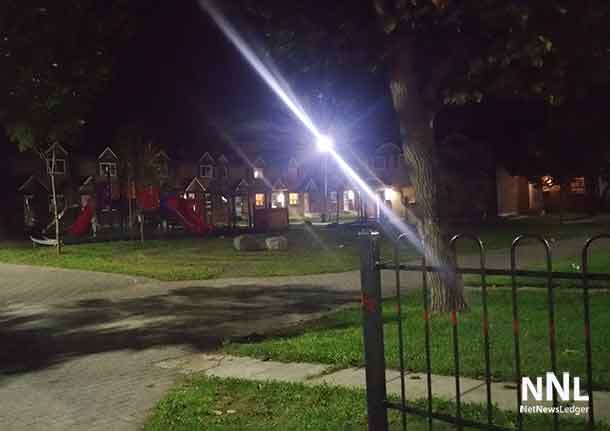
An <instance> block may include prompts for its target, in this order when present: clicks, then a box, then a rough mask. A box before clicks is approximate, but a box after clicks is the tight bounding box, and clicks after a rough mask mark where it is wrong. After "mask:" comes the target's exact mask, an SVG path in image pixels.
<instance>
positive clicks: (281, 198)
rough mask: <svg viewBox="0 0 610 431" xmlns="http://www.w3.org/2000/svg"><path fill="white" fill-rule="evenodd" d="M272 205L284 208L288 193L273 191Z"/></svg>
mask: <svg viewBox="0 0 610 431" xmlns="http://www.w3.org/2000/svg"><path fill="white" fill-rule="evenodd" d="M271 206H272V207H273V208H284V207H285V206H286V195H284V192H277V193H273V195H272V199H271Z"/></svg>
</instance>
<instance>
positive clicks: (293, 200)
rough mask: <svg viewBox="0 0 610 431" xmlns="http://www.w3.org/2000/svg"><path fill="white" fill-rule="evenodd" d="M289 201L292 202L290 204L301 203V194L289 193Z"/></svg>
mask: <svg viewBox="0 0 610 431" xmlns="http://www.w3.org/2000/svg"><path fill="white" fill-rule="evenodd" d="M288 201H289V202H290V205H298V204H299V194H298V193H290V194H289V195H288Z"/></svg>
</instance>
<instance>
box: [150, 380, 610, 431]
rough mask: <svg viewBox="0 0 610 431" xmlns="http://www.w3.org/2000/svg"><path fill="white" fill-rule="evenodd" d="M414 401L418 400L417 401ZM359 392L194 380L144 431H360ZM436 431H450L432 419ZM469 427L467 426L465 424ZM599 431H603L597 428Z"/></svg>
mask: <svg viewBox="0 0 610 431" xmlns="http://www.w3.org/2000/svg"><path fill="white" fill-rule="evenodd" d="M417 404H422V403H421V402H420V403H417ZM365 406H366V404H365V397H364V393H363V392H360V391H355V390H348V389H340V388H330V387H327V386H316V387H309V386H303V385H297V384H286V383H258V382H248V381H242V380H233V379H225V380H221V379H212V378H195V379H192V380H190V381H188V382H187V383H186V384H183V385H180V386H179V387H177V388H175V389H174V390H173V391H171V392H170V393H169V394H168V395H166V396H165V398H164V399H163V400H161V401H160V402H159V403H158V405H157V406H156V408H155V409H154V411H153V412H152V415H151V416H150V418H149V420H148V422H147V424H146V425H145V427H144V430H145V431H195V430H197V431H246V430H247V431H271V430H278V431H302V430H312V431H313V430H315V431H365V430H366V428H367V427H366V407H365ZM422 406H423V405H422ZM435 409H436V410H437V411H445V412H447V411H453V406H452V405H451V404H450V403H448V402H443V401H437V402H436V403H435ZM464 415H465V416H466V417H468V418H471V419H476V420H482V418H483V417H484V411H483V409H482V408H481V407H480V406H474V405H466V406H464ZM389 419H390V429H391V430H399V429H401V428H400V418H399V415H398V414H397V413H395V412H391V413H390V415H389ZM495 419H496V423H497V424H498V425H502V426H512V425H513V424H514V422H515V418H514V417H513V415H512V414H510V413H503V412H500V411H495ZM551 420H552V416H551V415H545V416H542V415H526V416H525V423H524V425H525V426H524V429H525V430H535V431H544V430H551V429H552V425H551ZM407 425H408V429H409V430H410V431H424V430H427V426H426V423H425V422H424V420H423V419H421V418H418V417H413V416H409V417H408V420H407ZM434 429H435V430H440V431H442V430H451V429H454V428H453V427H450V426H449V425H446V424H441V423H435V424H434ZM465 429H469V428H465ZM561 429H562V430H566V431H572V430H574V431H575V430H581V429H584V424H583V422H582V420H580V421H579V420H577V419H568V418H561ZM598 429H599V430H600V431H605V430H608V428H607V427H605V426H603V427H599V428H598Z"/></svg>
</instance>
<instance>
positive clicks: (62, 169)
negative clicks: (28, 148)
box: [47, 159, 66, 174]
mask: <svg viewBox="0 0 610 431" xmlns="http://www.w3.org/2000/svg"><path fill="white" fill-rule="evenodd" d="M52 171H53V159H47V173H49V174H50V173H51V172H52ZM55 173H56V174H65V173H66V160H65V159H55Z"/></svg>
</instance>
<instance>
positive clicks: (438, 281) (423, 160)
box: [401, 122, 468, 312]
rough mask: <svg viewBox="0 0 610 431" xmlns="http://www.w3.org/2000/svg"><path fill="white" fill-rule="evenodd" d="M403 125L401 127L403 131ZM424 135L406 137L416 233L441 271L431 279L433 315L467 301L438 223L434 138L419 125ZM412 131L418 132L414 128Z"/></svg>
mask: <svg viewBox="0 0 610 431" xmlns="http://www.w3.org/2000/svg"><path fill="white" fill-rule="evenodd" d="M402 127H403V126H402V122H401V128H402ZM420 127H423V128H424V129H420V130H421V131H422V132H421V133H415V134H413V133H409V134H407V139H406V142H404V141H405V139H404V137H403V149H404V154H405V160H406V162H407V165H408V166H409V168H410V170H409V178H410V179H411V183H412V184H413V186H414V187H415V201H416V205H417V215H418V219H417V220H414V221H415V225H416V226H417V233H418V234H419V237H420V238H421V240H422V243H423V246H424V254H425V257H426V262H427V263H428V264H429V265H433V266H435V267H437V268H439V272H434V273H430V274H429V276H428V280H429V286H430V288H431V296H430V298H431V303H430V308H431V310H432V311H434V312H447V311H453V310H456V311H463V310H466V309H467V308H468V307H467V304H466V301H465V299H464V285H463V281H462V277H461V276H459V275H457V274H456V273H455V271H454V268H455V259H454V256H453V253H452V252H451V250H450V249H449V246H448V244H447V238H446V236H445V235H444V234H443V229H442V224H441V223H440V220H439V204H438V193H439V189H440V187H439V175H438V173H437V172H436V166H437V163H436V160H435V157H434V155H435V153H434V135H433V133H432V129H431V128H430V127H426V126H425V125H424V126H420ZM410 130H416V128H415V127H413V125H411V128H410Z"/></svg>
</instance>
